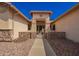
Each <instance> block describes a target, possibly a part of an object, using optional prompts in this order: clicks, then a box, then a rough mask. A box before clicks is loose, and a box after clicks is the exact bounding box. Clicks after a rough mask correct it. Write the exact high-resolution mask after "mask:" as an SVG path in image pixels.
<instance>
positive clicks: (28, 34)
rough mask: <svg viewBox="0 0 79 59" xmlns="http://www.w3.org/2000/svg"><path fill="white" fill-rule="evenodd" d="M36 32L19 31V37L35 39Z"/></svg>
mask: <svg viewBox="0 0 79 59" xmlns="http://www.w3.org/2000/svg"><path fill="white" fill-rule="evenodd" d="M35 37H36V33H35V32H19V38H22V39H35Z"/></svg>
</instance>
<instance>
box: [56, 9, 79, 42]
mask: <svg viewBox="0 0 79 59" xmlns="http://www.w3.org/2000/svg"><path fill="white" fill-rule="evenodd" d="M55 24H56V31H61V32H66V36H67V38H69V39H71V40H74V41H76V42H79V8H78V9H76V10H74V11H73V12H71V13H69V14H67V15H66V16H64V17H62V18H60V20H58V21H57V22H55Z"/></svg>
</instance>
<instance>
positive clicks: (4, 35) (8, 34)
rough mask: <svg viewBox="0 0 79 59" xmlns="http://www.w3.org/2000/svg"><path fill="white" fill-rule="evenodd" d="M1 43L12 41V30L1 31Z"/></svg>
mask: <svg viewBox="0 0 79 59" xmlns="http://www.w3.org/2000/svg"><path fill="white" fill-rule="evenodd" d="M0 41H12V30H10V29H0Z"/></svg>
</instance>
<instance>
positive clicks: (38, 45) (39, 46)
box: [28, 38, 46, 56]
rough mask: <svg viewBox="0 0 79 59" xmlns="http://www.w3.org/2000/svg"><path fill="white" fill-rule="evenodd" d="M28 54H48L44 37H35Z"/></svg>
mask: <svg viewBox="0 0 79 59" xmlns="http://www.w3.org/2000/svg"><path fill="white" fill-rule="evenodd" d="M28 56H46V53H45V49H44V44H43V40H42V39H38V38H37V39H35V42H34V44H33V46H32V48H31V50H30V52H29V55H28Z"/></svg>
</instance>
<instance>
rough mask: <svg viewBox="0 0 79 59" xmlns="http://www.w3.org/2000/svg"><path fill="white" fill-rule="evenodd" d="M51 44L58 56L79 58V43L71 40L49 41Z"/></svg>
mask: <svg viewBox="0 0 79 59" xmlns="http://www.w3.org/2000/svg"><path fill="white" fill-rule="evenodd" d="M48 42H49V44H50V45H51V47H52V48H53V50H54V51H55V53H56V55H58V56H79V43H77V42H73V41H71V40H69V39H52V40H48Z"/></svg>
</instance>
